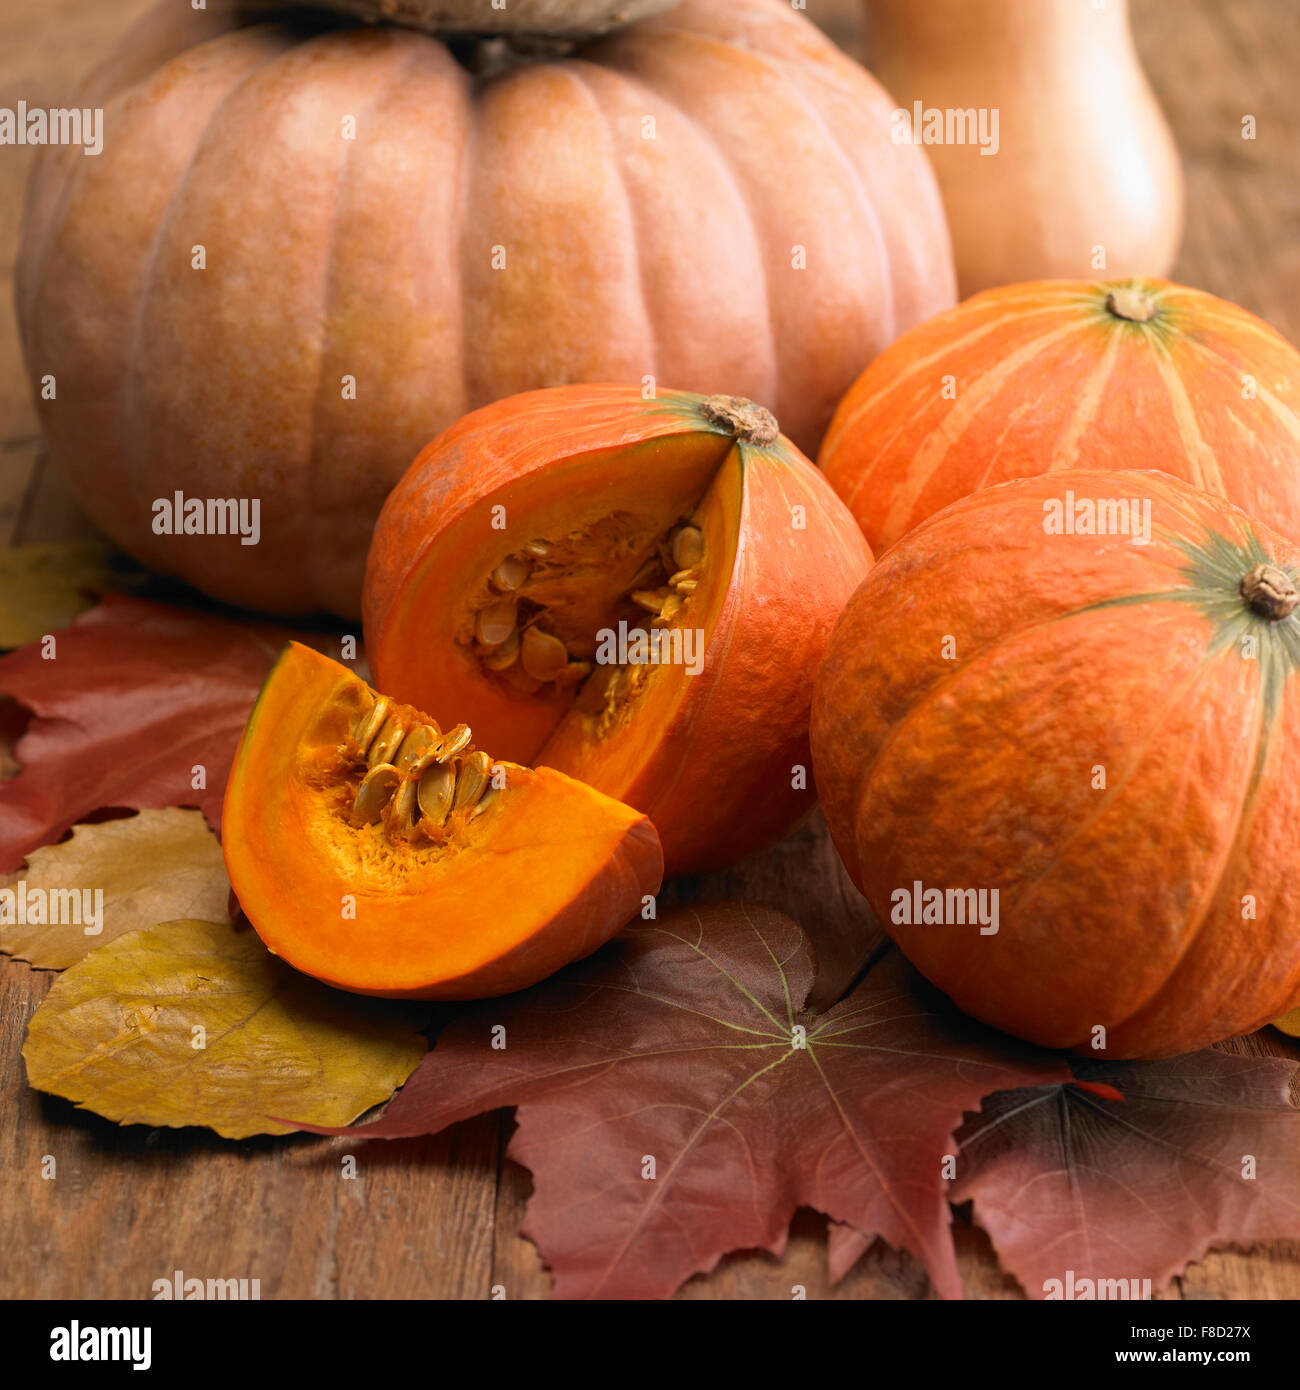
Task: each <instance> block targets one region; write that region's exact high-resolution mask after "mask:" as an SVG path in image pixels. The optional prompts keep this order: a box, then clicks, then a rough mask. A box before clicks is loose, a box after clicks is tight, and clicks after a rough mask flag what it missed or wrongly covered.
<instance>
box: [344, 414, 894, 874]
mask: <svg viewBox="0 0 1300 1390" xmlns="http://www.w3.org/2000/svg"><path fill="white" fill-rule="evenodd" d="M870 564H871V553H870V550H869V549H868V547H867V545H866V543H865V542H864V540H863V538H862V536H861V534H860V532H859V530H858V528H857V526H856V525H855V523H854V521H853V518H852V516H851V514H850V513H849V511H848V509H847V507H845V506H844V504H843V503H841V502H840V500H839V499H838V498H837V497H836V496H835V494H834V493H833V491H832V490H831V489H830V487H829V486H828V485H827V483H826V481H825V480H824V479H823V478H822V476H821V474H820V473H818V471H817V470H816V469H815V468H814V467H813V466H812V464H811V463H809V462H808V460H807V459H805V458H804V457H803V455H802V454H800V453H799V451H798V450H797V449H795V448H794V446H793V445H792V444H790V443H789V441H788V440H786V439H784V438H783V437H782V436H781V435H780V433H779V430H778V428H777V424H776V421H775V420H774V419H773V418H772V416H771V415H770V414H769V413H768V412H767V411H766V410H763V409H761V408H760V407H758V406H755V405H753V404H752V403H751V402H749V401H742V400H738V399H736V398H734V397H727V396H717V397H709V398H705V397H702V396H692V395H688V394H686V393H683V392H660V393H659V394H658V396H657V397H656V398H653V399H650V400H646V399H645V398H643V396H642V394H641V392H640V391H639V390H637V389H636V388H633V387H622V386H592V387H583V386H575V387H556V388H553V389H551V390H547V391H535V392H528V393H526V394H523V395H520V396H515V397H512V398H510V399H509V400H506V401H502V402H499V403H498V404H496V405H493V406H489V407H487V408H486V409H484V410H480V411H475V412H474V413H473V414H472V415H469V416H467V417H466V418H465V419H464V420H462V421H461V422H460V423H459V424H458V425H456V426H454V427H453V428H452V429H450V430H448V431H446V432H445V433H444V434H443V435H441V436H439V437H438V438H437V439H435V440H434V441H433V443H431V444H430V445H429V446H428V448H427V449H425V450H424V451H423V452H422V453H421V454H420V456H419V457H418V458H417V459H416V461H415V463H414V464H412V466H411V469H410V470H409V471H408V473H407V474H406V476H405V477H404V478H403V480H402V481H401V483H399V484H398V487H397V488H396V490H395V491H394V493H393V494H392V497H391V499H390V501H389V503H388V505H387V506H386V507H385V509H384V512H383V514H382V516H381V517H380V521H379V525H378V527H377V528H376V531H375V539H374V543H373V545H372V547H371V552H370V560H369V565H368V569H367V575H366V591H365V616H366V642H367V650H368V651H369V654H370V659H371V661H372V662H373V663H374V669H375V671H376V674H377V678H378V681H379V683H380V685H381V686H382V687H383V688H384V689H386V690H392V691H393V692H394V693H395V694H396V695H398V696H399V697H400V698H402V699H404V700H409V701H411V702H412V703H413V704H417V705H419V706H420V707H421V708H424V709H428V710H430V711H431V712H432V713H433V714H434V715H435V716H437V717H439V718H442V717H451V716H452V715H461V714H463V715H464V717H465V718H467V719H469V720H471V722H472V723H473V725H474V728H475V730H476V731H477V732H478V733H479V735H480V736H481V737H482V738H483V739H484V740H485V742H487V743H488V744H489V745H490V746H492V747H493V748H496V749H498V750H499V751H500V752H502V753H503V754H505V755H506V756H509V757H512V758H516V759H519V760H520V761H527V762H538V763H545V764H546V765H548V766H550V767H555V768H559V769H561V770H562V771H564V772H567V773H569V774H570V775H572V776H574V777H578V778H581V779H582V780H583V781H585V782H588V783H590V784H591V785H592V786H595V787H598V788H600V789H601V790H602V791H604V792H607V793H608V794H609V795H611V796H614V797H617V798H618V799H619V800H620V801H624V802H627V803H628V804H629V805H632V806H635V807H637V808H638V809H639V810H641V811H644V812H645V813H646V814H647V815H649V816H650V817H651V818H652V819H653V821H654V823H655V825H656V827H657V828H658V831H659V834H660V836H661V837H662V839H663V844H664V854H665V859H666V860H667V862H668V866H669V869H670V871H671V872H683V871H688V870H695V869H701V868H707V867H714V866H716V865H718V864H721V863H726V862H728V861H730V860H732V859H735V858H737V857H739V856H740V855H742V854H744V853H746V852H748V851H749V850H752V849H757V848H759V847H761V846H762V845H764V844H766V843H769V842H770V841H772V840H774V839H776V838H777V837H778V836H780V835H781V834H782V833H784V831H785V830H787V829H788V828H789V827H790V825H791V824H793V823H794V822H795V821H796V820H797V819H798V818H799V817H800V816H801V815H802V814H803V813H804V812H805V811H806V810H808V809H810V808H811V806H812V804H813V800H814V798H815V793H814V791H813V788H812V785H811V777H810V775H809V767H810V753H809V749H808V712H809V706H810V702H811V693H812V680H813V675H814V672H815V670H816V668H817V664H818V662H819V660H820V658H821V654H822V650H823V648H824V647H825V644H826V642H827V640H828V639H829V636H830V631H831V628H832V626H833V624H834V622H835V619H836V617H837V616H838V614H839V612H840V610H841V609H842V608H843V606H844V604H845V603H846V602H847V601H848V598H849V596H850V595H851V594H852V592H853V590H854V589H855V588H856V587H857V586H858V584H859V583H860V582H861V580H862V578H863V577H864V576H865V574H866V572H867V570H868V569H869V567H870Z"/></svg>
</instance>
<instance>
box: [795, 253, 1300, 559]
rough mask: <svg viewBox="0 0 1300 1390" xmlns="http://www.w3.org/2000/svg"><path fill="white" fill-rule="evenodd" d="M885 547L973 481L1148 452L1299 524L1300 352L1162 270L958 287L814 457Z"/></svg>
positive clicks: (853, 403)
mask: <svg viewBox="0 0 1300 1390" xmlns="http://www.w3.org/2000/svg"><path fill="white" fill-rule="evenodd" d="M818 462H819V463H820V464H821V467H822V469H823V470H824V471H825V473H826V476H827V478H828V479H829V480H830V483H831V486H832V487H834V488H835V490H836V491H837V492H838V493H839V494H840V496H841V497H843V498H844V500H845V501H846V502H847V503H848V504H849V507H850V509H851V510H852V512H853V514H854V516H855V517H857V519H858V524H859V525H860V526H861V527H862V529H863V531H864V532H865V533H866V536H867V539H868V540H869V541H870V542H871V546H872V549H873V550H875V551H876V552H877V553H879V552H880V551H881V550H883V549H885V548H886V547H887V546H889V545H892V544H893V543H894V541H896V540H897V539H898V538H899V536H901V535H903V534H904V533H905V532H907V531H909V530H910V529H911V528H912V527H913V526H915V525H916V524H917V523H918V522H920V521H923V520H924V519H925V518H926V517H927V516H930V515H931V514H932V513H933V512H936V511H938V510H939V509H940V508H941V507H945V506H947V505H948V503H949V502H952V501H955V500H956V499H957V498H958V497H964V496H965V495H966V494H967V493H969V492H974V491H975V490H976V489H977V488H981V487H988V486H989V485H990V484H993V483H1001V482H1005V481H1007V480H1008V479H1010V478H1021V477H1029V476H1032V475H1034V474H1037V473H1055V472H1059V471H1060V470H1062V469H1069V468H1158V469H1160V470H1162V471H1163V472H1166V473H1173V474H1175V475H1176V476H1178V477H1180V478H1182V479H1184V480H1185V481H1186V482H1189V483H1191V484H1192V485H1193V486H1195V487H1199V488H1204V489H1205V490H1206V491H1207V492H1213V493H1216V494H1218V495H1220V496H1223V497H1226V498H1227V499H1228V500H1229V501H1230V502H1235V503H1236V504H1237V505H1238V506H1239V507H1243V508H1245V510H1246V511H1248V512H1250V513H1251V514H1252V515H1253V516H1260V517H1263V518H1264V519H1265V520H1267V521H1268V522H1269V524H1270V525H1272V526H1274V527H1276V528H1277V529H1278V530H1279V531H1282V532H1284V533H1285V534H1286V535H1288V536H1292V537H1295V538H1296V539H1300V352H1297V351H1296V350H1295V348H1293V347H1292V346H1291V344H1290V343H1288V342H1287V341H1286V339H1285V338H1283V337H1282V336H1281V334H1279V333H1277V332H1276V331H1275V330H1274V329H1272V328H1270V327H1269V326H1268V325H1267V324H1266V323H1264V322H1262V321H1261V320H1260V319H1257V318H1256V317H1255V316H1254V315H1253V314H1249V313H1247V312H1246V310H1244V309H1239V308H1238V307H1237V306H1236V305H1235V304H1229V303H1228V302H1227V301H1226V300H1223V299H1217V298H1216V297H1215V296H1214V295H1211V294H1205V293H1203V292H1202V291H1200V290H1192V289H1188V288H1186V287H1185V286H1183V285H1175V284H1171V283H1169V282H1168V281H1164V280H1151V279H1138V280H1125V281H1114V282H1111V283H1109V284H1101V285H1096V284H1091V283H1089V282H1087V281H1083V280H1043V281H1035V282H1031V283H1028V284H1024V285H1007V286H1005V287H1003V288H1001V289H996V290H988V291H986V292H985V293H984V294H977V295H975V296H974V297H973V298H971V299H968V300H966V301H965V302H964V303H963V304H961V305H959V306H958V307H957V308H955V309H953V310H951V311H950V312H948V313H945V314H941V315H939V316H938V317H937V318H935V319H932V320H931V321H930V322H929V323H926V324H922V325H921V326H920V327H919V328H915V329H913V330H912V331H911V332H910V333H907V334H905V335H904V336H903V337H902V338H900V339H899V340H898V342H896V343H895V344H894V345H893V346H892V347H891V348H889V350H888V351H886V352H884V353H882V354H881V355H880V356H879V357H878V358H876V360H875V361H874V362H873V363H872V364H871V365H870V366H869V367H868V368H867V369H866V371H865V372H863V374H862V376H861V377H859V379H858V380H857V382H856V383H855V384H854V386H853V389H852V390H851V391H850V392H849V393H848V395H847V396H845V398H844V400H843V402H842V404H841V405H840V408H839V409H838V410H837V411H836V413H835V419H834V421H833V423H832V425H831V428H830V431H829V433H828V434H827V436H826V441H825V443H824V445H823V447H822V452H821V457H820V458H819V459H818Z"/></svg>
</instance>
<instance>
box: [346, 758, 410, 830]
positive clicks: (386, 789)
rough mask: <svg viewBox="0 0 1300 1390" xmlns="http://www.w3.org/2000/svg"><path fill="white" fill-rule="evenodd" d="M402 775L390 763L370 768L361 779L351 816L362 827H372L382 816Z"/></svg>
mask: <svg viewBox="0 0 1300 1390" xmlns="http://www.w3.org/2000/svg"><path fill="white" fill-rule="evenodd" d="M401 780H402V774H401V773H400V772H398V770H397V769H396V768H395V767H394V766H393V765H392V763H380V764H379V766H378V767H372V768H371V769H370V771H369V772H367V773H366V775H365V776H364V777H363V778H362V779H361V786H360V787H359V788H358V789H357V799H356V800H355V801H354V802H353V803H352V814H353V815H354V816H355V817H356V818H357V819H358V820H359V821H361V822H362V823H363V824H364V825H374V823H375V822H376V821H377V820H378V819H379V818H380V816H382V815H383V812H384V807H385V806H387V805H388V803H389V801H390V800H391V798H392V795H393V792H394V791H396V790H397V784H398V783H399V782H400V781H401Z"/></svg>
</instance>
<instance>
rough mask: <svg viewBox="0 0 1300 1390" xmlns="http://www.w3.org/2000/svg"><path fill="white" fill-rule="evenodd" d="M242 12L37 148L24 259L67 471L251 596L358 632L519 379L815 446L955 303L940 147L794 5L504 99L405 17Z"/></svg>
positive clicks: (619, 52) (139, 46)
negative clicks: (931, 153)
mask: <svg viewBox="0 0 1300 1390" xmlns="http://www.w3.org/2000/svg"><path fill="white" fill-rule="evenodd" d="M238 26H239V20H238V19H237V18H236V17H235V16H234V15H233V14H232V12H231V10H230V9H229V7H228V6H223V5H222V4H221V3H220V0H214V3H213V4H211V5H210V6H209V8H208V10H207V11H205V12H195V11H193V10H191V9H190V7H189V6H188V5H177V4H176V3H174V0H166V2H165V4H164V5H162V6H161V7H160V8H159V10H157V11H155V12H154V13H153V14H152V15H151V16H150V17H148V18H146V19H145V20H144V21H143V22H142V25H141V27H140V28H139V29H138V30H137V31H136V32H135V33H134V34H133V36H132V37H131V38H130V39H128V41H127V42H126V44H125V45H124V47H123V48H122V49H121V50H120V51H119V53H118V54H117V55H116V56H115V57H114V58H113V59H112V60H111V61H110V62H109V63H108V64H107V66H106V67H104V68H103V69H101V71H100V72H99V73H98V74H96V76H95V78H94V79H93V80H92V82H91V84H90V87H89V89H88V92H87V93H86V94H85V95H84V96H83V98H82V101H84V103H85V104H88V105H100V106H103V107H104V109H105V116H104V122H105V141H104V149H103V152H102V154H100V155H99V156H98V157H97V158H87V157H85V156H84V155H83V154H82V152H81V150H80V149H78V148H75V147H55V148H51V149H49V150H47V151H45V152H43V157H42V158H41V160H40V161H39V163H38V165H37V167H36V172H35V176H34V182H33V185H32V188H31V192H30V197H29V202H28V206H27V211H26V217H25V224H24V231H23V239H22V247H21V251H20V256H19V262H18V269H17V282H18V304H19V311H20V314H19V316H20V323H21V329H22V338H23V344H24V351H25V355H26V361H27V366H28V369H29V372H30V374H31V375H32V377H33V380H35V381H39V380H40V378H42V377H43V376H45V375H46V374H52V375H53V376H54V377H55V378H56V380H57V400H56V401H54V402H42V403H41V404H40V409H41V418H42V424H43V426H44V428H45V429H46V431H47V433H48V437H49V442H50V448H51V451H52V456H53V459H54V461H55V463H56V465H57V466H58V467H59V468H60V469H61V470H62V471H63V472H64V474H65V475H66V476H67V477H68V478H69V479H70V480H71V482H72V484H73V485H74V487H75V489H76V491H77V493H78V495H79V497H80V498H81V500H82V501H83V502H84V504H85V505H86V506H87V508H88V509H89V511H90V512H91V514H92V515H93V516H94V518H95V519H96V520H97V521H98V522H99V523H100V524H101V525H102V526H103V527H104V528H105V529H106V530H107V531H108V532H109V533H110V534H111V535H113V536H114V537H115V538H116V539H117V540H118V541H119V542H120V543H121V544H123V545H124V546H126V547H127V548H128V549H130V550H132V551H133V552H135V553H136V554H137V555H138V556H140V558H142V559H143V560H145V561H146V562H148V563H150V564H152V565H153V566H155V567H156V568H159V569H162V570H166V571H170V572H172V573H175V574H178V575H180V576H182V577H183V578H186V579H188V580H190V581H192V582H193V583H195V584H197V585H198V586H199V587H200V588H203V589H205V590H207V591H208V592H209V593H212V594H215V595H217V596H218V597H221V598H223V599H227V600H231V601H234V602H237V603H242V604H247V605H251V606H253V607H257V608H264V609H276V610H282V611H293V610H308V609H314V608H317V607H326V608H330V609H333V610H336V611H338V612H340V613H344V614H347V615H355V614H356V613H357V612H358V611H359V604H360V595H361V579H362V571H363V567H364V560H365V553H366V547H367V543H368V540H369V535H370V528H371V526H372V524H373V522H374V520H375V517H376V516H377V514H378V512H379V508H380V506H381V504H382V503H383V500H384V497H385V495H386V494H387V492H388V490H389V488H390V487H391V486H392V485H393V483H394V482H396V480H397V479H398V478H399V477H400V476H401V474H402V472H403V471H404V470H405V468H406V467H407V465H408V464H409V463H410V461H411V459H412V458H413V457H414V456H415V454H416V453H417V452H418V451H419V449H420V448H421V447H422V446H423V445H424V444H425V443H427V442H428V440H429V439H430V438H431V437H433V436H434V435H435V434H437V433H438V432H439V431H440V430H442V429H443V428H445V427H446V426H448V425H449V424H451V423H452V422H453V421H455V420H456V419H457V418H459V417H460V416H461V415H463V414H464V413H465V412H466V411H468V410H470V409H473V408H476V407H479V406H482V405H484V404H487V403H489V402H491V401H494V400H497V399H500V398H502V397H504V396H507V395H510V394H512V393H514V392H518V391H521V390H525V389H529V388H533V387H540V386H548V385H554V384H559V383H566V382H584V381H593V380H596V381H628V382H635V383H641V382H642V381H643V379H644V378H646V377H648V376H649V377H654V378H656V379H658V380H661V381H665V382H671V383H673V384H675V385H681V386H685V387H688V388H690V389H692V390H696V391H701V392H705V393H710V392H725V393H729V394H736V395H744V396H749V397H752V398H754V399H758V400H762V401H763V402H764V403H765V404H766V405H768V406H769V407H770V408H771V409H772V410H773V411H775V413H776V414H777V415H778V417H779V418H780V419H781V420H782V423H783V425H784V427H785V429H786V431H787V433H788V434H789V435H790V436H792V437H793V438H794V439H795V440H796V442H798V443H800V444H801V445H802V446H803V448H804V449H805V450H808V451H810V452H811V451H812V450H815V448H816V447H817V444H818V443H819V441H820V438H821V435H822V432H823V431H824V429H825V427H826V424H827V422H828V421H829V419H830V416H831V413H832V411H833V410H834V407H835V403H836V401H837V400H838V399H839V397H840V396H841V395H842V393H843V392H844V390H845V389H846V388H847V386H848V385H849V383H850V382H851V381H852V380H853V377H854V376H855V374H856V373H857V372H858V371H860V370H861V367H862V364H863V363H864V362H866V361H868V360H869V359H870V358H871V357H872V356H873V355H874V354H875V353H877V352H878V351H879V350H880V349H881V348H883V347H884V346H885V345H886V344H887V343H889V342H890V341H892V340H893V338H894V337H896V336H897V334H898V333H900V332H902V331H903V330H905V329H906V328H908V327H910V326H911V325H912V324H914V323H916V322H919V321H920V320H921V319H923V318H925V317H927V316H928V315H930V314H932V313H934V312H937V311H938V310H940V309H942V308H945V307H947V306H948V305H950V304H951V303H952V302H953V300H954V297H955V295H954V277H953V270H952V262H951V252H950V246H949V242H948V235H947V228H946V225H945V223H944V219H943V212H942V206H941V203H940V200H939V196H938V193H937V190H936V186H935V183H934V180H933V176H932V174H931V171H930V168H929V165H928V163H927V162H926V160H925V158H924V153H923V151H921V150H918V149H916V148H914V147H911V146H903V145H896V144H894V143H892V141H891V140H890V137H889V111H890V109H891V106H892V103H891V102H890V100H889V98H888V97H887V96H886V94H885V93H884V92H883V91H882V90H881V89H880V88H879V87H878V86H877V85H876V83H875V82H874V81H873V80H872V79H871V78H870V77H869V76H868V75H867V74H866V73H865V72H864V71H863V70H862V69H861V68H860V67H858V66H857V65H856V64H855V63H853V62H852V61H851V60H850V59H848V58H846V57H845V56H844V55H843V54H841V53H839V52H838V51H837V50H836V49H835V48H834V46H833V45H832V44H831V43H830V42H829V41H828V40H826V39H825V38H823V37H822V36H821V35H820V34H819V33H818V32H817V31H816V30H815V29H814V27H813V26H812V25H811V24H810V23H809V22H808V21H807V20H806V19H804V18H803V17H802V16H801V15H799V14H797V13H795V12H794V11H793V10H792V9H791V8H790V6H789V5H788V4H785V3H783V0H685V3H683V4H682V5H680V6H679V7H678V8H676V9H674V10H672V11H671V12H669V13H668V14H666V15H663V16H661V17H659V18H656V19H652V20H649V21H647V22H646V23H645V24H643V25H636V26H633V27H631V28H628V29H624V30H622V31H620V32H618V33H616V34H614V35H613V36H611V37H608V38H605V39H602V40H600V41H599V42H598V43H596V44H594V45H593V46H591V47H589V48H586V49H583V50H582V52H581V56H579V57H575V58H572V59H567V60H563V61H555V62H544V63H534V64H531V65H528V66H525V67H522V68H519V69H517V70H515V71H513V72H511V73H508V74H506V75H504V76H500V77H498V78H495V79H492V80H486V81H485V80H478V79H475V78H472V77H471V76H470V75H469V74H468V73H467V71H466V70H465V69H464V68H462V67H461V66H460V65H458V64H457V63H456V61H455V60H454V59H453V58H452V56H451V54H450V52H449V51H448V49H447V48H446V47H445V46H444V45H443V44H442V43H441V42H439V41H438V40H437V39H435V38H433V37H431V36H428V35H425V34H422V33H417V32H415V31H413V30H409V29H401V28H392V27H375V26H364V27H361V28H355V29H335V30H330V31H326V32H315V31H311V30H304V29H288V28H283V27H279V26H274V25H267V24H262V25H253V26H251V27H244V28H240V27H238ZM348 116H352V117H355V121H356V131H355V139H346V138H343V121H344V118H345V117H348ZM647 117H653V120H654V128H653V131H650V129H649V127H648V126H647V125H646V118H647ZM648 134H653V136H654V138H647V135H648ZM196 246H202V247H204V248H205V252H206V262H207V264H206V269H203V270H196V269H194V268H193V266H192V260H193V257H194V255H195V252H194V248H195V247H196ZM503 257H504V262H503V261H502V258H503ZM805 265H806V268H800V267H801V266H805ZM345 376H347V377H353V378H355V399H345V398H344V381H343V379H344V377H345ZM176 489H180V490H182V491H183V492H184V493H185V494H186V495H187V496H199V497H228V496H246V497H248V496H251V497H257V498H260V500H261V508H262V540H261V544H260V545H258V546H256V547H252V546H241V545H240V544H239V543H238V540H236V539H231V538H228V537H215V538H213V537H199V536H180V537H174V536H165V535H155V534H154V533H153V530H152V525H151V523H152V521H153V514H152V511H151V504H152V502H153V500H154V499H156V498H159V497H167V498H169V497H170V496H171V495H172V493H173V492H174V491H175V490H176Z"/></svg>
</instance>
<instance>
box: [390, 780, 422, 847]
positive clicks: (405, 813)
mask: <svg viewBox="0 0 1300 1390" xmlns="http://www.w3.org/2000/svg"><path fill="white" fill-rule="evenodd" d="M415 786H416V784H415V779H414V778H413V777H404V778H403V779H402V784H401V786H399V787H398V789H397V795H396V796H395V797H394V798H393V809H392V810H391V811H390V812H389V813H388V830H389V834H390V835H391V834H392V832H393V831H394V830H397V831H398V832H405V833H409V832H410V831H411V830H413V829H414V827H415V818H416V815H417V807H416V800H415Z"/></svg>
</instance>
